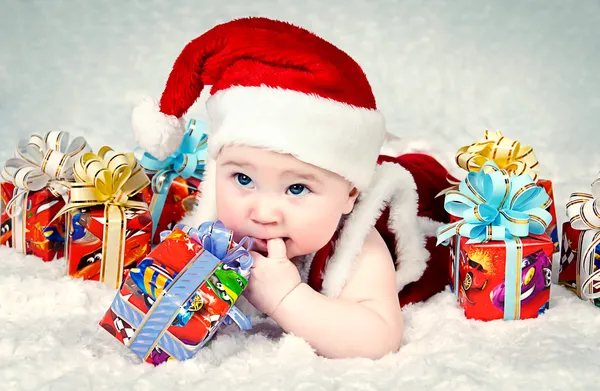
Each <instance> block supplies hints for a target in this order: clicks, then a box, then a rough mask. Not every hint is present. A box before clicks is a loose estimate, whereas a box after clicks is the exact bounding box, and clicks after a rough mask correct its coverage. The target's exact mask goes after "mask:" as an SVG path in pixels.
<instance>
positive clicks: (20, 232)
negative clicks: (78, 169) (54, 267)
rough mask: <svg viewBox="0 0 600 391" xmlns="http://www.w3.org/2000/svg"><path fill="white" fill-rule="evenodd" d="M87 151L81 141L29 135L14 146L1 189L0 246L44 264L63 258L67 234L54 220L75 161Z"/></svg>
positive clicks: (51, 134)
mask: <svg viewBox="0 0 600 391" xmlns="http://www.w3.org/2000/svg"><path fill="white" fill-rule="evenodd" d="M89 151H91V147H90V146H89V145H88V144H87V142H86V141H85V139H84V138H83V137H71V135H70V134H69V133H68V132H61V131H51V132H47V133H45V134H44V135H41V134H37V133H34V134H32V135H31V136H29V137H26V138H23V139H21V140H20V141H19V143H18V145H17V148H16V149H15V155H14V157H12V158H10V159H8V160H7V161H6V163H5V164H4V168H3V170H2V174H1V183H0V194H1V198H0V205H1V208H0V209H2V213H1V214H0V226H1V234H0V244H2V245H6V246H9V247H12V248H15V249H16V250H17V251H19V252H21V253H23V254H33V255H35V256H37V257H39V258H41V259H42V260H44V261H46V262H47V261H51V260H53V259H56V258H62V257H63V256H64V254H65V240H66V237H67V232H66V231H67V228H66V225H65V219H64V217H59V218H56V216H57V214H58V213H59V211H60V209H61V208H62V207H63V206H64V205H65V202H66V201H67V200H68V197H69V191H68V187H66V186H65V185H64V183H65V182H72V181H73V180H74V171H73V167H74V164H75V162H76V161H77V159H79V157H81V156H82V155H83V154H85V153H87V152H89Z"/></svg>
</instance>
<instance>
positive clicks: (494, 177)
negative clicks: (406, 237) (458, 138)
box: [437, 161, 552, 244]
mask: <svg viewBox="0 0 600 391" xmlns="http://www.w3.org/2000/svg"><path fill="white" fill-rule="evenodd" d="M551 202H552V200H551V198H550V197H549V196H548V194H547V193H546V191H545V190H544V188H542V187H541V186H537V185H536V184H535V182H533V179H532V178H531V177H530V176H529V175H528V174H523V175H511V174H509V173H508V172H507V171H505V170H501V169H499V168H498V166H497V165H496V163H494V162H492V161H489V162H486V163H485V164H484V165H483V169H482V170H481V171H479V172H470V173H469V174H468V175H467V177H466V178H465V179H464V180H463V181H462V182H461V183H460V185H459V187H458V190H450V191H448V192H447V193H446V198H445V200H444V208H445V209H446V211H447V212H448V213H450V214H451V215H453V216H456V217H459V218H461V219H462V220H461V221H459V222H456V223H452V224H447V225H444V226H442V227H440V228H439V229H438V231H437V237H438V244H440V243H445V242H447V241H448V240H449V239H450V238H451V237H453V236H454V235H456V234H458V235H460V236H464V237H467V238H469V241H468V242H467V243H484V242H488V241H491V240H503V239H506V238H511V237H513V236H519V237H525V236H527V235H529V234H534V235H541V234H543V233H544V232H546V228H547V227H548V225H549V224H550V221H551V220H552V215H550V213H549V212H548V211H547V210H546V208H547V207H548V206H549V205H550V203H551Z"/></svg>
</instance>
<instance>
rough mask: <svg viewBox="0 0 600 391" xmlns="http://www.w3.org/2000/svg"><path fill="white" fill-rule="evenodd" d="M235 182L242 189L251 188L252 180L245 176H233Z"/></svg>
mask: <svg viewBox="0 0 600 391" xmlns="http://www.w3.org/2000/svg"><path fill="white" fill-rule="evenodd" d="M235 182H236V183H237V184H238V185H240V186H242V187H252V186H251V185H252V178H250V177H249V176H248V175H245V174H235Z"/></svg>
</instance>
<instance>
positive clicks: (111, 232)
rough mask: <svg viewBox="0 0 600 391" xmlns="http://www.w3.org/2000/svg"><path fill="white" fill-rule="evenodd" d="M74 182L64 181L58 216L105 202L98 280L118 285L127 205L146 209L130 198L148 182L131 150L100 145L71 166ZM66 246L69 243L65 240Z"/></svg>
mask: <svg viewBox="0 0 600 391" xmlns="http://www.w3.org/2000/svg"><path fill="white" fill-rule="evenodd" d="M74 178H75V183H67V184H65V185H66V186H68V187H69V189H70V191H71V196H70V200H69V202H68V203H67V204H66V205H65V206H64V207H63V208H62V209H61V210H60V211H59V212H58V214H57V217H58V216H60V215H62V214H63V213H69V212H72V211H74V210H76V209H81V208H89V207H93V206H98V205H104V219H105V222H104V232H103V235H102V262H101V264H100V281H102V282H104V284H106V285H107V286H109V287H110V288H119V286H121V282H122V279H123V263H124V258H125V236H126V229H127V227H126V225H127V223H126V222H127V220H126V217H125V210H126V209H127V208H131V209H139V210H148V205H147V204H146V203H145V202H141V201H133V200H130V199H129V198H130V197H132V196H134V195H135V194H137V193H139V192H140V191H141V190H142V189H144V188H145V187H146V186H148V185H149V184H150V180H149V179H148V176H147V175H146V173H145V172H144V170H143V169H142V168H141V167H140V166H139V165H138V163H137V161H136V159H135V157H134V156H133V154H132V153H126V154H123V153H116V152H115V151H113V150H112V148H110V147H107V146H103V147H102V148H100V150H99V152H98V154H95V153H91V152H89V153H86V154H84V155H83V156H82V157H81V158H80V159H79V160H78V161H77V162H76V163H75V166H74ZM66 245H67V246H68V243H67V244H66Z"/></svg>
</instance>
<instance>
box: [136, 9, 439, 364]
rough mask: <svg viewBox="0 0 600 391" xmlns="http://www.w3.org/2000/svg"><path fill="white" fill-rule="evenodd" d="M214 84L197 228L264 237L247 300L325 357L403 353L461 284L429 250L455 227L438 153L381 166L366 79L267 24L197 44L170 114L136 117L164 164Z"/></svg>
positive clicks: (171, 91) (309, 38)
mask: <svg viewBox="0 0 600 391" xmlns="http://www.w3.org/2000/svg"><path fill="white" fill-rule="evenodd" d="M205 85H211V86H212V88H211V91H210V92H211V97H210V98H209V99H208V101H207V103H206V105H207V110H208V114H209V116H210V124H209V130H208V133H209V160H208V161H207V164H206V172H205V176H204V179H203V182H202V185H201V195H200V196H199V199H198V205H197V207H196V208H195V210H194V211H193V212H192V213H191V214H190V215H189V216H186V217H185V218H184V220H183V222H184V223H186V224H189V225H194V226H197V225H199V224H200V223H202V222H204V221H207V220H216V219H218V220H221V221H222V222H223V223H224V224H225V226H226V227H228V228H229V229H231V230H233V231H234V232H235V234H236V235H237V239H238V240H239V239H240V238H241V237H243V236H249V237H251V238H253V241H254V248H253V251H252V252H251V253H252V256H253V259H254V266H253V268H252V273H251V277H250V280H249V284H248V288H247V290H246V291H245V292H244V296H245V298H246V299H247V300H248V302H250V303H251V304H252V305H253V306H254V307H255V308H256V309H258V310H259V311H261V312H262V313H264V314H266V315H268V316H270V317H271V318H272V319H274V320H275V321H276V322H277V323H278V324H279V325H280V326H281V328H282V329H283V330H285V331H286V332H289V333H292V334H295V335H297V336H299V337H301V338H304V339H305V340H306V341H307V342H308V343H309V344H310V345H311V346H312V347H313V348H314V349H315V351H316V352H317V353H318V354H320V355H322V356H325V357H330V358H345V357H368V358H373V359H375V358H379V357H382V356H384V355H386V354H388V353H391V352H396V351H398V350H399V348H400V345H401V342H402V335H403V317H402V312H401V304H406V303H409V302H416V301H420V300H424V299H426V298H427V297H429V296H431V295H433V294H435V293H437V292H439V291H441V290H443V288H444V286H445V285H446V282H447V275H448V273H447V270H448V265H447V263H446V262H447V261H448V259H449V257H448V254H447V253H446V252H444V251H446V250H445V249H444V248H439V249H434V247H433V240H430V241H427V240H426V239H425V236H426V235H427V234H431V233H432V232H434V231H435V228H436V227H437V225H438V222H445V213H444V211H443V207H442V205H441V202H442V201H441V200H439V199H438V200H435V199H434V196H435V194H437V193H438V192H439V191H440V190H442V189H443V188H444V187H446V186H447V182H446V177H447V172H446V170H444V169H443V168H442V167H441V166H440V165H439V164H438V163H437V162H436V161H435V160H433V158H431V157H429V156H426V155H417V154H411V155H403V156H400V157H387V156H379V154H380V149H381V147H382V145H383V142H384V138H385V135H386V131H385V124H384V119H383V116H382V115H381V113H380V112H379V111H378V110H377V107H376V103H375V98H374V96H373V93H372V91H371V87H370V85H369V83H368V81H367V79H366V77H365V75H364V73H363V71H362V69H361V68H360V66H359V65H358V64H357V63H356V62H354V60H353V59H352V58H350V57H349V56H348V55H347V54H346V53H344V52H342V51H341V50H339V49H338V48H336V47H335V46H333V45H332V44H330V43H328V42H326V41H325V40H323V39H321V38H319V37H317V36H316V35H314V34H312V33H310V32H308V31H306V30H304V29H301V28H299V27H296V26H293V25H290V24H288V23H284V22H279V21H274V20H269V19H265V18H246V19H239V20H234V21H231V22H228V23H225V24H222V25H219V26H216V27H214V28H213V29H211V30H209V31H208V32H206V33H205V34H203V35H201V36H200V37H198V38H196V39H195V40H193V41H192V42H190V43H189V44H188V45H187V46H186V47H185V48H184V49H183V51H182V53H181V54H180V56H179V57H178V59H177V60H176V62H175V65H174V67H173V71H172V72H171V74H170V76H169V79H168V81H167V85H166V88H165V91H164V92H163V94H162V97H161V100H160V103H158V102H154V101H152V100H150V99H146V100H145V101H144V102H142V104H140V106H138V107H136V108H135V109H134V112H133V117H132V120H133V127H134V134H135V137H136V140H137V142H138V144H139V145H140V146H141V147H142V148H144V149H146V150H147V151H148V152H150V153H151V154H153V155H154V156H155V157H157V158H159V159H163V158H165V157H167V156H169V155H170V154H171V153H173V152H174V151H175V150H176V149H177V147H178V146H179V143H180V142H181V139H182V136H183V133H184V119H183V115H184V114H185V112H187V110H188V109H189V108H190V106H192V105H193V104H194V102H195V101H196V99H197V98H198V97H199V95H200V93H201V92H202V90H203V88H204V86H205ZM430 258H431V260H430V261H429V267H428V268H426V266H427V261H428V260H429V259H430ZM417 280H418V281H417Z"/></svg>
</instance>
